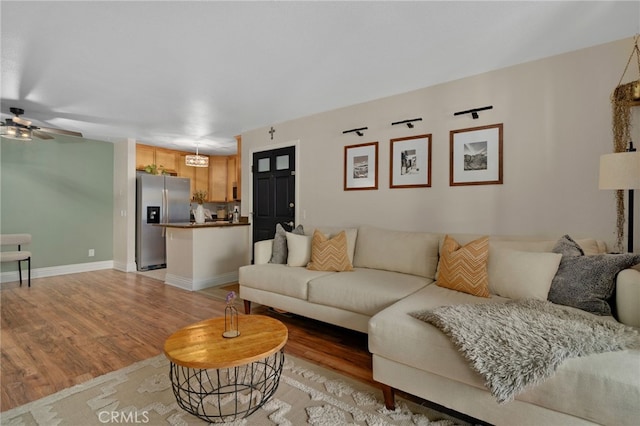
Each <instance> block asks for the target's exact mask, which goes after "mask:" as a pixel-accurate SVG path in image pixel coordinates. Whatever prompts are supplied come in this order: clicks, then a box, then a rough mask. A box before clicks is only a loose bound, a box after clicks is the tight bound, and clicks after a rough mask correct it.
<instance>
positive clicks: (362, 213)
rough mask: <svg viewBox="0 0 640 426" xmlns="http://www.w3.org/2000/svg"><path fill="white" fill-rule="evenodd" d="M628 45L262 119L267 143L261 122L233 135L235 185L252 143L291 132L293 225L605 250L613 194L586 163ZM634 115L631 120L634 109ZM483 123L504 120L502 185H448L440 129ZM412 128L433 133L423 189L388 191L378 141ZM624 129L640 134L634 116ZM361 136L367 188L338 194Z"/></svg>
mask: <svg viewBox="0 0 640 426" xmlns="http://www.w3.org/2000/svg"><path fill="white" fill-rule="evenodd" d="M632 47H633V40H632V39H624V40H620V41H616V42H613V43H608V44H604V45H601V46H596V47H592V48H588V49H583V50H579V51H575V52H571V53H567V54H563V55H559V56H554V57H550V58H545V59H542V60H538V61H535V62H530V63H527V64H522V65H518V66H514V67H509V68H505V69H501V70H497V71H492V72H489V73H485V74H481V75H477V76H474V77H470V78H465V79H461V80H457V81H452V82H448V83H444V84H440V85H437V86H432V87H428V88H424V89H420V90H416V91H413V92H410V93H405V94H399V95H396V96H392V97H389V98H384V99H379V100H375V101H371V102H367V103H364V104H359V105H354V106H349V107H345V108H341V109H338V110H333V111H328V112H324V113H320V114H316V115H313V116H309V117H304V118H299V119H293V120H291V121H287V122H284V123H280V124H274V127H275V129H276V133H275V134H274V140H271V139H270V134H269V133H268V129H269V127H265V128H260V129H255V130H252V131H249V132H246V133H243V134H242V170H243V176H242V185H243V188H242V193H243V194H246V197H245V198H248V195H249V194H250V189H249V187H250V185H251V182H252V179H251V175H250V170H251V167H250V164H251V155H250V154H251V153H252V152H255V151H260V150H263V149H264V148H265V147H268V146H270V145H273V144H279V143H284V142H286V141H293V140H296V141H298V140H299V145H298V155H299V169H298V172H297V178H298V182H299V185H300V199H299V200H298V201H297V206H298V209H299V211H300V212H301V213H302V214H301V215H300V217H301V221H300V222H301V223H302V224H303V225H304V226H305V228H309V229H312V228H313V227H315V226H320V225H360V224H369V225H374V226H379V227H384V228H390V229H400V230H418V231H437V232H473V233H483V234H485V233H486V234H537V235H551V234H553V235H557V234H564V233H568V234H570V235H574V236H593V237H596V238H599V239H603V240H605V241H606V242H607V244H608V245H609V247H610V248H615V203H614V193H613V191H604V190H599V189H598V165H599V157H600V155H601V154H604V153H608V152H611V151H612V149H613V148H612V147H613V143H612V131H611V105H610V99H609V96H610V94H611V92H612V91H613V89H614V88H615V87H616V85H617V84H618V81H619V80H620V76H621V74H622V71H623V69H624V66H625V64H626V63H627V60H628V58H629V54H630V53H631V49H632ZM630 70H631V71H632V72H630V73H628V74H627V76H626V77H627V78H625V82H628V81H630V80H633V79H637V78H638V75H637V70H636V69H635V67H630ZM428 71H429V70H428V69H426V70H424V72H428ZM363 72H366V70H363ZM389 78H393V76H389ZM275 102H277V100H276V101H275ZM487 105H492V106H493V109H492V110H489V111H484V112H480V118H479V119H477V120H473V119H472V118H471V117H470V116H469V115H465V116H456V117H454V115H453V113H454V112H456V111H461V110H467V109H470V108H475V107H482V106H487ZM636 110H640V107H639V108H636ZM416 117H422V121H421V122H417V123H416V126H415V128H414V129H409V128H407V127H406V126H391V123H392V122H394V121H399V120H405V119H410V118H416ZM634 117H635V118H634V121H635V122H636V123H640V121H639V120H640V118H639V117H640V114H638V111H635V113H634ZM495 123H504V153H503V154H504V184H502V185H482V186H461V187H451V186H449V131H450V130H455V129H463V128H468V127H476V126H482V125H488V124H495ZM364 126H367V127H368V128H369V130H367V131H366V132H365V135H364V136H363V137H358V136H356V135H355V134H353V133H352V134H347V135H343V134H342V131H343V130H347V129H352V128H356V127H364ZM423 133H431V134H432V135H433V150H432V186H431V187H430V188H415V189H390V188H389V145H390V142H389V140H390V139H391V138H398V137H404V136H410V135H418V134H423ZM632 134H633V136H634V139H635V140H636V141H638V142H640V138H639V137H638V136H640V125H636V126H635V128H634V129H633V133H632ZM372 141H378V142H379V144H380V145H379V155H380V158H379V176H378V179H379V185H378V188H379V189H378V190H375V191H343V152H344V146H346V145H352V144H357V143H365V142H372ZM636 198H637V197H636ZM242 209H243V212H242V214H244V215H246V214H248V213H249V212H250V211H251V202H250V200H249V199H246V200H245V202H243V203H242ZM638 210H640V209H638V208H636V211H638ZM637 220H638V219H636V221H637ZM638 223H640V222H638ZM635 246H636V247H638V240H637V239H636V242H635Z"/></svg>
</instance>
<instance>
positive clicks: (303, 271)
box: [238, 263, 334, 300]
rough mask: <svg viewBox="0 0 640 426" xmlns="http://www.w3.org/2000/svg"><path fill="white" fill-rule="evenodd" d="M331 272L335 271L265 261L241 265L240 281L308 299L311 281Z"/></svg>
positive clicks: (260, 288) (243, 284)
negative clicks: (312, 269)
mask: <svg viewBox="0 0 640 426" xmlns="http://www.w3.org/2000/svg"><path fill="white" fill-rule="evenodd" d="M330 274H334V272H326V271H310V270H308V269H307V268H301V267H294V266H287V265H278V264H273V263H265V264H262V265H246V266H242V267H240V269H239V271H238V281H239V282H240V284H241V285H242V286H246V287H251V288H255V289H258V290H265V291H269V292H272V293H277V294H282V295H285V296H290V297H295V298H296V299H302V300H307V295H308V291H307V288H308V286H307V284H308V283H309V281H311V280H312V279H314V278H318V277H321V276H324V275H330Z"/></svg>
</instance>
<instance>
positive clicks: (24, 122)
mask: <svg viewBox="0 0 640 426" xmlns="http://www.w3.org/2000/svg"><path fill="white" fill-rule="evenodd" d="M12 120H13V122H14V123H16V124H19V125H21V126H25V127H29V126H31V122H30V121H29V120H25V119H23V118H20V117H18V116H15V117H13V118H12Z"/></svg>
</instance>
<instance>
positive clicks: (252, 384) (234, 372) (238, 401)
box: [169, 351, 284, 423]
mask: <svg viewBox="0 0 640 426" xmlns="http://www.w3.org/2000/svg"><path fill="white" fill-rule="evenodd" d="M283 365H284V353H282V351H278V352H275V353H274V354H272V355H270V356H268V357H267V358H265V359H262V360H259V361H255V362H252V363H250V364H246V365H241V366H238V367H232V368H223V369H202V370H200V369H194V368H188V367H183V366H180V365H177V364H174V363H173V362H172V363H171V366H170V371H169V375H170V378H171V385H172V387H173V393H174V395H175V397H176V401H177V402H178V405H179V406H180V407H182V408H183V409H184V410H185V411H187V412H189V413H191V414H193V415H194V416H196V417H199V418H201V419H202V420H205V421H208V422H211V423H222V422H232V421H235V420H239V419H243V418H245V417H247V416H249V415H250V414H252V413H253V412H254V411H256V410H257V409H258V408H260V407H261V406H262V405H263V404H264V403H266V402H267V401H268V400H269V399H270V398H271V397H272V396H273V394H274V393H275V391H276V390H277V388H278V383H279V382H280V375H281V374H282V367H283Z"/></svg>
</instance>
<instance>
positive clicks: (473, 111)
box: [453, 105, 493, 120]
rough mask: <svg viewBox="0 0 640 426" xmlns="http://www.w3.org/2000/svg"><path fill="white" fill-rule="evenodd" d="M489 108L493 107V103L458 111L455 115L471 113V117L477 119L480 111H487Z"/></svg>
mask: <svg viewBox="0 0 640 426" xmlns="http://www.w3.org/2000/svg"><path fill="white" fill-rule="evenodd" d="M487 109H493V105H489V106H486V107H481V108H473V109H468V110H466V111H458V112H455V113H453V115H462V114H471V117H472V118H473V119H474V120H475V119H476V118H478V117H479V116H478V112H479V111H485V110H487Z"/></svg>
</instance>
